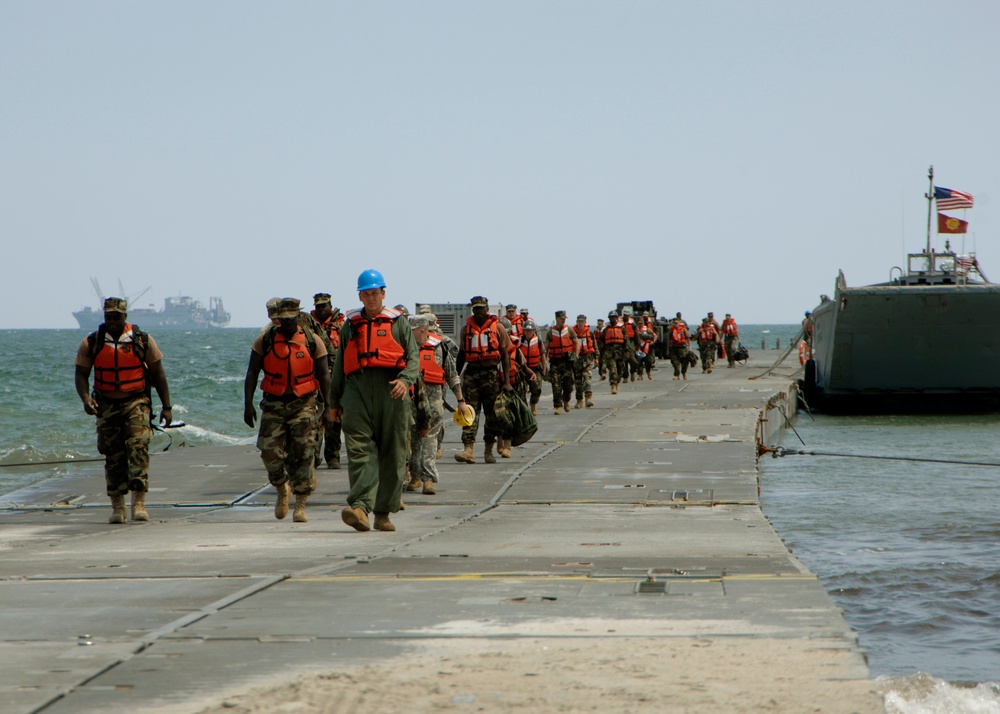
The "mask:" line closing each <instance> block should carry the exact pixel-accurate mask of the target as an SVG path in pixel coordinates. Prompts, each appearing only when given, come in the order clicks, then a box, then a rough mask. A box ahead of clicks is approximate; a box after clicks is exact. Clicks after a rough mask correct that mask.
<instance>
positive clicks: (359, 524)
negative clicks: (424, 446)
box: [330, 270, 420, 531]
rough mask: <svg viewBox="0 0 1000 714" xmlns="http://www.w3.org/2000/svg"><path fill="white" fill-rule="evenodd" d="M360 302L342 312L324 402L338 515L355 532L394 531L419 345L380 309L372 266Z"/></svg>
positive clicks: (390, 311) (395, 317) (381, 283)
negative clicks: (339, 433) (330, 425)
mask: <svg viewBox="0 0 1000 714" xmlns="http://www.w3.org/2000/svg"><path fill="white" fill-rule="evenodd" d="M358 297H359V298H360V300H361V303H362V305H363V307H362V308H360V309H355V310H349V311H348V312H347V321H346V322H345V323H344V326H343V327H342V328H341V330H340V351H339V352H338V353H337V361H336V362H335V363H334V366H333V380H332V384H331V387H330V403H331V406H332V407H333V412H334V418H335V419H338V420H340V421H341V424H342V426H343V434H344V442H345V444H346V446H347V473H348V476H349V479H350V484H351V490H350V493H348V494H347V507H346V508H344V509H343V510H342V511H341V512H340V516H341V519H342V520H343V521H344V523H346V524H347V525H349V526H351V527H352V528H354V529H355V530H357V531H368V530H371V528H372V524H370V522H369V520H368V514H369V513H374V514H375V523H374V527H375V530H379V531H394V530H396V526H395V525H393V523H392V522H391V521H390V520H389V514H390V513H396V512H397V511H398V510H399V506H400V498H401V496H402V492H403V474H404V472H405V471H406V458H407V443H406V442H407V434H408V433H409V429H410V422H411V420H412V419H413V416H412V414H411V411H410V389H411V388H412V387H413V386H414V385H415V384H416V382H417V377H418V375H419V362H420V348H419V346H418V345H417V341H416V340H415V339H414V338H413V330H411V329H410V323H409V322H407V321H406V320H405V319H400V318H401V317H402V314H401V313H400V311H399V310H396V309H394V308H387V307H386V306H385V304H384V303H385V279H384V278H383V277H382V273H380V272H379V271H377V270H365V271H364V272H362V273H361V275H359V276H358Z"/></svg>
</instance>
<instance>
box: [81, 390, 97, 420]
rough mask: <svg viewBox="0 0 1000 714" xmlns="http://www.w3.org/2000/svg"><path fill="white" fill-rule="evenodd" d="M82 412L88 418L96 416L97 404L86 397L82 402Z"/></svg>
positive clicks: (92, 399) (91, 398)
mask: <svg viewBox="0 0 1000 714" xmlns="http://www.w3.org/2000/svg"><path fill="white" fill-rule="evenodd" d="M83 411H85V412H86V413H87V414H90V416H96V415H97V402H96V401H95V400H94V398H93V397H91V396H90V395H87V398H86V399H84V400H83Z"/></svg>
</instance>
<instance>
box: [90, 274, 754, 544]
mask: <svg viewBox="0 0 1000 714" xmlns="http://www.w3.org/2000/svg"><path fill="white" fill-rule="evenodd" d="M385 287H386V284H385V280H384V278H383V277H382V274H381V273H379V272H378V271H377V270H366V271H364V272H362V274H361V275H360V276H359V278H358V295H359V298H360V300H361V302H362V307H361V308H356V309H352V310H349V311H348V312H347V313H346V314H344V313H341V311H340V310H339V309H338V308H336V307H334V306H333V304H332V301H331V297H330V295H329V294H328V293H317V294H316V295H314V296H313V309H312V311H310V312H305V311H304V310H302V309H301V308H300V301H299V300H297V299H294V298H283V299H279V298H273V299H271V300H269V301H268V302H267V313H268V317H269V320H270V321H269V322H268V324H266V325H265V327H264V328H263V329H262V330H261V331H260V333H259V334H258V336H257V338H256V339H255V340H254V342H253V344H252V346H251V356H250V361H249V364H248V366H247V373H246V377H245V380H244V412H243V417H244V418H243V420H244V422H245V423H246V424H247V425H248V426H250V427H251V428H253V427H254V426H255V424H256V421H257V411H256V409H255V407H254V399H255V394H256V390H257V388H258V382H259V383H260V384H259V386H260V389H261V391H262V392H263V398H262V400H261V401H260V403H259V406H260V409H261V414H260V426H259V433H258V439H257V446H258V448H259V449H260V454H261V460H262V462H263V464H264V467H265V469H266V470H267V474H268V480H269V482H270V483H271V485H273V486H274V487H275V490H276V492H277V499H276V503H275V509H274V515H275V517H276V518H278V519H284V518H285V517H286V516H287V514H288V511H289V506H290V501H291V497H292V496H293V495H294V497H295V505H294V509H293V520H294V521H295V522H300V523H304V522H307V521H308V518H307V516H306V502H307V500H308V498H309V496H310V495H311V494H312V493H313V491H314V490H315V488H316V469H317V468H318V467H319V466H320V465H321V464H322V463H323V462H324V461H325V462H326V465H327V468H330V469H339V468H341V460H340V451H341V445H342V442H344V443H345V444H346V453H347V457H348V459H347V461H348V476H349V481H350V486H351V489H350V492H349V494H348V497H347V507H346V508H344V509H343V510H342V512H341V516H342V519H343V521H344V523H345V524H347V525H348V526H351V527H352V528H354V529H355V530H358V531H368V530H371V529H372V528H374V529H375V530H380V531H393V530H395V525H394V524H393V523H392V522H391V521H390V518H389V516H390V514H391V513H396V512H398V511H399V510H401V509H402V508H404V505H403V501H402V493H403V490H404V488H405V490H406V491H409V492H414V491H421V492H422V493H423V494H427V495H433V494H434V493H435V492H436V489H437V484H438V481H439V475H438V470H437V466H436V462H437V461H438V460H439V459H441V457H442V453H441V443H442V439H443V435H444V416H445V413H446V409H450V410H451V411H453V412H455V417H454V421H455V422H456V424H459V425H461V426H462V446H463V449H462V451H460V452H458V453H456V454H455V460H456V461H458V462H459V463H462V464H475V463H476V455H475V454H474V446H475V443H476V437H477V433H478V430H479V422H480V416H482V420H483V422H484V424H483V442H484V450H483V454H482V457H483V460H484V462H485V463H487V464H492V463H496V460H497V456H499V457H500V458H510V457H511V446H512V445H511V441H510V439H509V438H507V435H506V434H505V433H504V430H503V429H502V427H501V425H500V424H498V420H497V415H496V412H495V409H494V407H495V404H496V402H497V398H498V396H499V395H500V393H501V392H514V393H516V394H518V395H519V396H520V397H521V398H522V399H523V400H524V402H525V403H526V404H530V408H531V412H532V414H534V415H537V414H538V404H539V402H540V400H541V394H542V382H544V381H548V382H549V383H550V384H551V385H552V400H553V413H554V414H555V415H559V414H562V413H566V412H569V411H570V409H571V403H572V402H574V399H575V408H577V409H584V408H590V407H593V406H594V400H593V389H592V383H591V375H592V372H593V371H594V369H597V371H598V375H599V378H600V381H607V382H608V383H609V384H610V387H611V394H617V393H618V386H619V384H620V383H621V382H623V381H628V380H631V381H633V382H634V381H636V379H639V380H642V379H644V378H645V379H650V380H651V379H652V378H653V369H654V366H655V363H656V354H657V352H658V351H659V352H660V353H661V355H665V356H666V357H667V358H668V359H669V360H670V362H671V365H672V366H673V378H674V379H687V372H688V368H689V367H690V366H693V364H696V363H697V360H698V358H697V357H695V356H694V353H693V352H692V351H691V346H692V341H693V343H694V344H697V346H698V350H699V353H700V355H701V364H702V371H703V372H705V373H710V372H712V369H713V366H714V363H715V359H716V354H717V350H718V349H719V348H720V347H721V348H723V349H724V350H725V353H726V354H727V357H728V361H729V366H730V367H732V366H733V355H734V352H735V347H736V345H737V344H738V342H739V330H738V328H737V326H736V322H735V321H734V320H733V319H732V316H731V315H728V314H727V315H726V319H725V320H724V321H723V323H722V324H721V325H719V324H718V323H716V322H715V320H714V317H713V315H712V313H709V314H708V316H707V317H705V318H704V319H703V320H702V322H701V324H700V325H699V326H698V328H697V329H696V330H695V331H694V332H692V331H691V330H690V328H689V327H688V325H687V323H686V322H685V321H684V320H683V318H682V317H681V314H680V313H677V315H676V317H675V318H673V319H672V320H670V321H669V323H668V324H666V325H664V324H662V323H661V324H657V323H655V322H654V320H653V319H652V317H651V316H650V315H649V313H648V312H644V313H643V314H642V315H639V316H634V315H633V314H632V309H631V308H630V307H628V306H626V307H624V308H623V309H622V310H621V314H619V312H618V311H616V310H612V311H610V312H609V313H608V317H607V320H606V321H605V320H604V319H600V320H598V321H597V325H596V327H595V328H594V329H591V327H590V326H589V325H588V323H587V318H586V316H585V315H578V316H577V318H576V320H575V322H574V323H573V324H568V323H567V320H566V312H565V311H564V310H559V311H557V312H556V313H555V320H554V322H553V324H552V325H551V326H546V327H544V329H540V328H539V326H538V324H537V323H536V321H535V320H534V319H533V318H532V317H531V315H530V314H529V311H528V310H527V309H521V310H520V311H519V310H518V308H517V306H516V305H513V304H510V305H507V306H506V310H505V314H504V315H502V316H498V315H492V314H490V311H489V301H488V300H487V299H486V298H485V297H483V296H476V297H473V298H472V299H471V300H470V304H469V306H470V308H471V310H470V311H471V313H472V314H471V315H470V316H469V317H467V318H466V320H465V324H464V325H463V326H462V328H461V331H460V333H459V337H458V340H457V341H455V340H452V339H451V338H450V337H449V336H448V335H445V334H444V333H443V332H442V331H441V329H440V327H439V326H438V321H437V317H436V316H435V315H433V314H432V313H431V308H430V306H428V305H420V306H418V308H417V310H416V313H415V314H413V315H410V314H409V313H408V311H407V310H406V308H405V307H404V306H402V305H397V306H396V307H395V308H389V307H387V306H385V305H384V304H383V301H384V297H385ZM126 310H127V308H126V304H125V301H124V300H118V299H117V298H112V299H109V300H108V301H106V304H105V320H106V324H107V329H106V330H105V326H104V325H102V327H101V329H100V330H99V331H98V333H95V335H91V336H89V337H88V338H87V339H85V340H84V341H83V342H82V343H81V346H80V348H79V350H78V358H77V392H78V394H79V395H80V398H81V400H82V401H83V404H84V408H85V411H87V413H88V414H96V415H97V416H98V430H99V433H100V435H101V438H100V440H99V442H100V443H99V445H100V446H101V453H103V454H105V456H106V461H107V463H106V469H105V470H106V475H107V482H108V494H109V496H111V498H112V507H113V513H112V517H111V519H110V522H112V523H123V522H124V521H125V516H126V514H125V506H124V495H125V494H127V493H128V492H129V491H131V492H132V493H133V509H132V520H146V519H147V518H148V516H147V514H146V512H145V509H144V496H145V494H146V492H147V491H148V455H147V452H148V441H149V439H148V436H149V435H148V434H146V433H145V432H143V434H142V435H141V436H142V438H136V435H135V432H136V428H137V427H136V424H138V423H140V422H142V423H146V424H148V420H149V414H150V398H149V385H150V384H152V385H153V386H154V387H155V388H156V390H157V392H158V395H159V396H160V399H161V401H162V402H163V407H162V410H161V414H160V417H161V421H164V422H166V423H168V424H169V422H170V417H171V414H170V408H171V407H170V396H169V391H168V388H167V385H166V378H165V376H164V375H163V373H162V367H161V366H160V358H161V357H162V354H161V353H160V352H159V351H158V349H157V348H156V346H155V342H154V341H153V340H152V338H151V337H149V336H148V335H146V334H145V333H140V332H138V330H137V329H136V330H135V331H133V329H132V326H131V325H130V324H129V323H128V322H127V315H126ZM115 320H117V322H115ZM541 333H544V334H541ZM661 340H662V341H663V342H664V343H665V344H662V345H661V346H660V347H661V348H662V347H665V348H666V349H665V350H663V349H660V350H657V349H655V348H656V346H657V343H658V342H660V341H661ZM95 345H97V347H95ZM103 345H107V346H108V347H109V350H107V351H105V352H101V351H100V346H103ZM133 347H135V349H132V348H133ZM139 347H141V350H140V349H139ZM137 353H138V354H139V355H140V359H132V355H133V354H137ZM130 359H131V361H128V360H130ZM133 363H134V364H133ZM147 365H148V370H149V371H148V373H147ZM92 367H96V369H97V373H98V377H97V379H95V386H94V392H93V393H92V394H91V393H90V392H89V384H88V381H89V380H88V378H89V373H90V370H91V368H92ZM261 374H263V380H261ZM446 390H447V391H450V392H452V394H453V395H454V397H455V399H456V401H457V406H455V407H451V406H450V405H447V404H446V401H445V397H446ZM133 404H135V405H138V406H136V407H135V409H139V407H142V409H143V410H144V411H142V413H139V411H135V409H133V408H132V406H131V405H133ZM126 407H128V408H126ZM133 411H135V414H133V413H132V412H133ZM119 413H120V414H119ZM140 452H141V453H140ZM370 513H371V514H374V516H375V518H374V524H372V523H371V522H370V521H369V518H368V515H369V514H370Z"/></svg>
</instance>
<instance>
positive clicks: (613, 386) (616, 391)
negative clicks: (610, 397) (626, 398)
mask: <svg viewBox="0 0 1000 714" xmlns="http://www.w3.org/2000/svg"><path fill="white" fill-rule="evenodd" d="M611 393H612V394H618V385H617V384H612V385H611Z"/></svg>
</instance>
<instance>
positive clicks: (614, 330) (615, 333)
mask: <svg viewBox="0 0 1000 714" xmlns="http://www.w3.org/2000/svg"><path fill="white" fill-rule="evenodd" d="M604 344H606V345H624V344H625V330H623V329H622V326H621V325H608V326H607V327H605V328H604Z"/></svg>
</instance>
